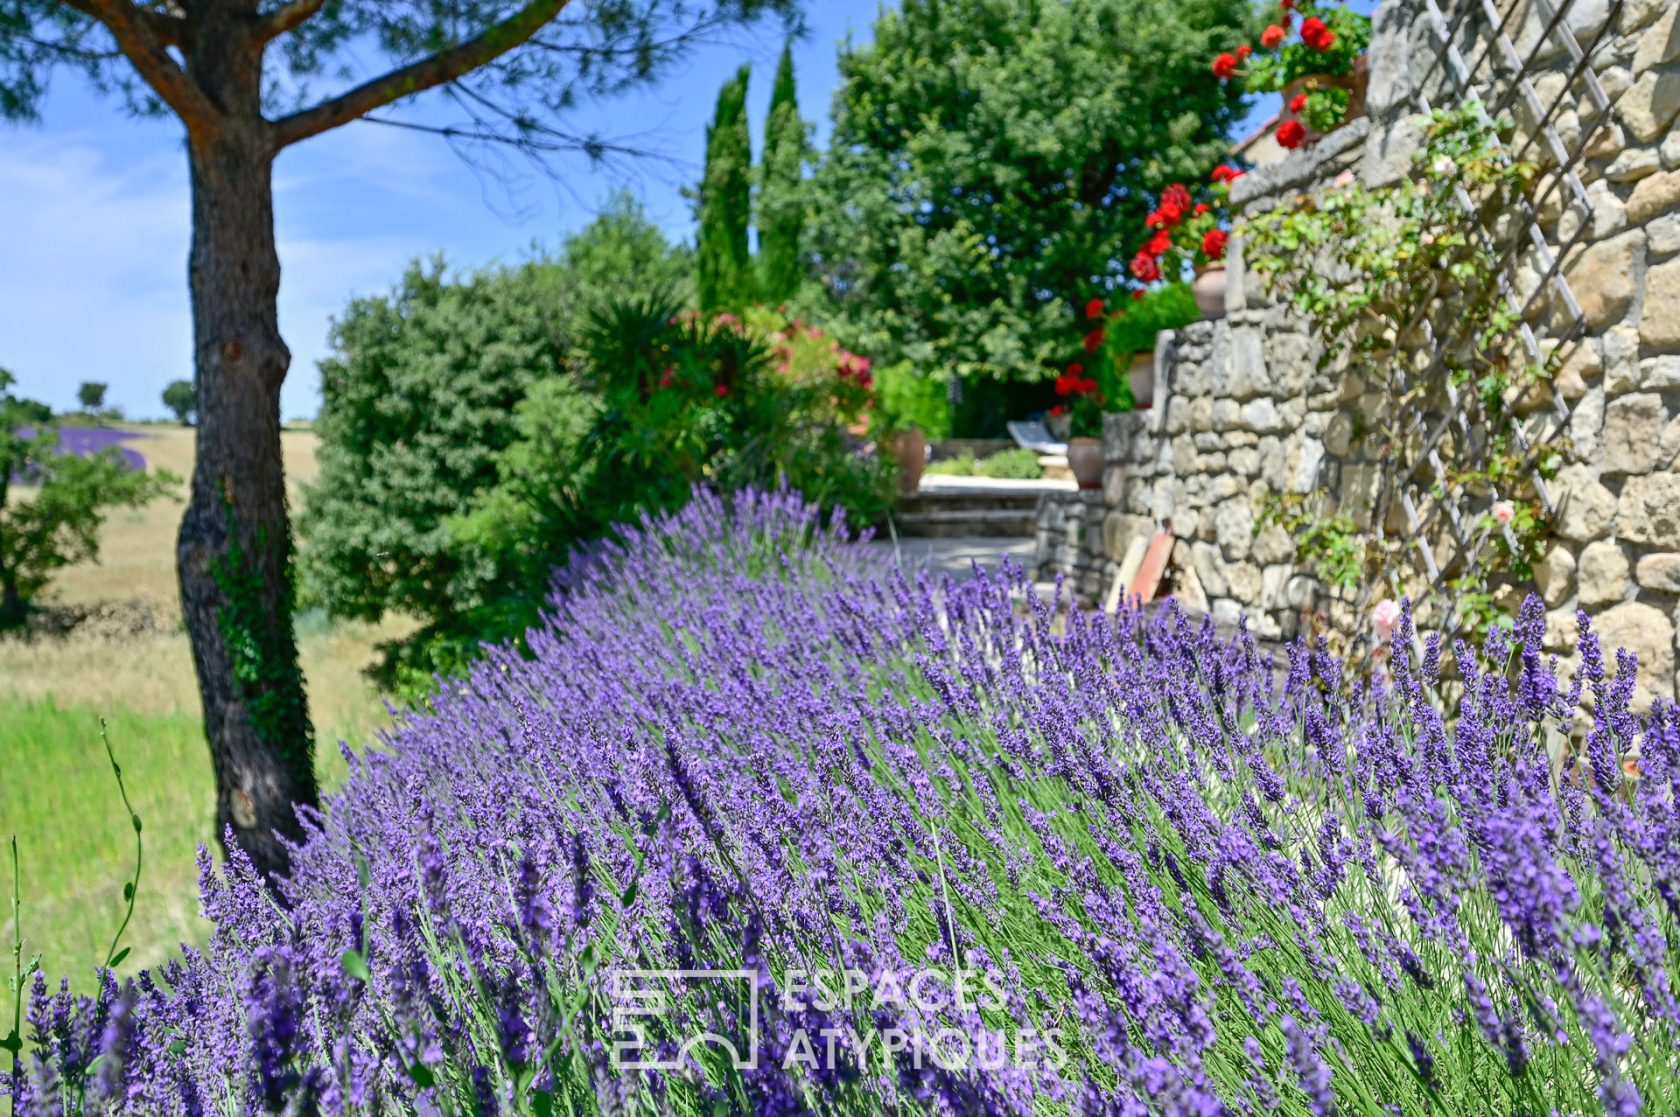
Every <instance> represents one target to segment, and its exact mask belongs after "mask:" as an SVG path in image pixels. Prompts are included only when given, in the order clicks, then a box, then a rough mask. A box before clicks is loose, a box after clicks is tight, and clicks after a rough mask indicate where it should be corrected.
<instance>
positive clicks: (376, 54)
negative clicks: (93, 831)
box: [0, 0, 796, 876]
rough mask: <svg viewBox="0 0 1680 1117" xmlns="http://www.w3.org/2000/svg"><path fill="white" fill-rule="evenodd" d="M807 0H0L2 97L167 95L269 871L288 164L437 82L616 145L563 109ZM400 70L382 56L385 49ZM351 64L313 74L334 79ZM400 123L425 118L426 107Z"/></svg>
mask: <svg viewBox="0 0 1680 1117" xmlns="http://www.w3.org/2000/svg"><path fill="white" fill-rule="evenodd" d="M795 6H796V0H694V2H692V3H690V2H684V3H680V4H675V5H671V4H665V3H660V2H658V0H611V2H597V3H586V4H571V3H568V0H435V2H425V3H422V2H420V0H223V2H220V3H203V2H197V0H188V2H186V3H175V2H171V0H0V28H3V29H4V34H3V35H0V113H4V114H5V115H6V116H7V117H9V118H15V119H31V118H33V117H34V115H35V113H36V111H37V109H38V107H39V104H40V102H41V99H42V97H43V95H44V93H45V90H46V87H47V81H48V76H49V73H50V72H51V71H52V70H53V69H54V68H57V67H67V68H69V69H71V70H74V71H78V72H80V73H81V74H83V75H85V76H86V77H87V78H88V79H89V80H90V82H91V84H92V85H93V86H94V87H95V88H96V89H98V90H100V91H102V92H110V93H114V94H115V95H116V96H117V98H118V99H119V100H120V101H121V103H122V104H123V105H124V107H125V108H127V109H128V110H129V111H130V112H134V113H154V114H164V113H168V114H171V115H173V116H174V117H175V118H176V119H178V120H179V121H180V122H181V125H182V128H183V131H184V133H185V134H184V137H183V138H184V140H185V145H184V146H185V149H186V153H187V161H188V164H189V168H190V172H191V182H192V230H193V232H192V248H191V256H190V260H189V265H188V275H189V287H190V291H191V302H192V314H193V353H194V361H195V369H194V373H195V376H194V380H195V383H196V384H197V385H198V391H199V399H198V404H199V409H198V418H199V433H198V438H197V440H196V451H195V453H196V460H195V463H194V469H193V481H192V497H191V502H190V503H189V505H188V507H187V512H186V515H185V516H184V517H183V519H182V521H181V530H180V536H179V540H178V544H177V562H178V566H179V569H180V581H181V602H182V609H183V612H184V614H185V620H186V625H187V630H188V632H189V634H190V636H191V639H192V645H193V660H194V664H195V666H196V668H197V673H198V683H199V693H200V696H201V698H202V700H203V704H204V723H205V731H206V733H207V735H208V737H209V739H210V745H211V755H212V757H213V759H214V762H215V769H216V784H217V833H218V834H225V833H226V832H227V830H228V829H229V828H231V829H232V831H233V832H234V834H235V835H236V836H237V838H238V840H239V843H240V845H241V846H242V847H243V848H244V849H245V851H246V852H247V853H248V854H250V856H251V858H252V860H253V861H254V862H255V864H256V866H257V867H258V868H259V869H260V870H262V871H263V872H265V873H267V874H269V875H271V876H273V875H280V874H283V873H284V872H285V870H286V867H287V864H288V856H287V852H286V846H285V843H284V842H283V841H281V840H279V839H280V838H286V837H291V838H296V837H298V836H299V834H300V833H301V829H300V825H299V822H298V816H297V812H296V811H295V810H294V809H293V808H294V804H297V805H303V806H313V805H315V803H316V802H317V792H316V788H315V777H314V762H313V751H314V745H313V730H312V727H311V725H310V721H309V712H308V705H307V702H306V701H305V697H304V693H303V679H302V675H301V674H300V673H299V671H298V669H297V649H296V640H295V637H294V633H293V629H292V615H291V614H292V576H291V569H292V553H291V530H290V525H289V523H288V521H287V515H286V485H285V478H284V474H283V468H282V463H281V457H280V433H279V432H280V387H281V383H282V382H283V381H284V380H285V376H286V370H287V366H288V365H289V364H290V361H291V354H290V351H289V350H288V349H287V348H286V345H285V342H284V341H283V340H282V339H281V337H280V330H279V321H278V311H277V305H276V300H277V297H278V293H279V288H280V262H279V257H278V255H277V254H276V251H275V237H274V191H273V168H274V161H275V159H276V158H277V157H278V156H279V154H280V152H282V151H284V150H285V149H286V148H288V147H290V146H292V145H293V144H296V143H299V142H302V141H303V140H307V139H309V138H310V137H312V136H316V135H319V134H321V133H322V132H326V131H328V130H330V129H333V128H338V127H340V126H343V125H346V124H349V123H351V122H352V121H357V120H362V119H379V120H383V121H387V122H390V121H392V118H391V117H389V116H385V115H377V116H376V115H374V114H380V113H381V111H382V110H385V109H387V108H388V107H390V106H393V105H397V104H399V103H402V104H406V103H409V102H410V99H411V98H414V97H416V96H417V95H420V94H423V93H425V92H427V91H428V90H433V89H441V90H443V91H444V92H446V93H447V95H448V96H449V97H450V98H451V100H452V102H453V103H454V105H455V106H456V107H458V108H459V109H460V110H461V111H462V112H463V113H465V114H466V115H467V116H468V117H469V118H470V119H469V122H468V123H466V124H464V125H462V126H460V127H454V128H449V129H434V130H442V131H445V132H447V134H448V135H449V136H450V137H451V139H453V140H455V141H456V142H458V143H464V144H468V145H483V144H512V145H515V146H517V147H518V148H519V149H520V150H522V151H524V152H525V153H526V154H529V155H532V156H535V157H538V158H541V157H545V156H547V155H549V154H550V153H553V152H556V151H568V150H570V151H582V152H584V153H585V154H587V155H589V156H591V157H600V156H603V155H606V154H610V153H612V152H613V151H614V150H615V148H614V147H613V145H611V144H608V143H607V142H605V141H603V140H602V139H601V138H599V137H594V136H577V135H573V134H570V133H568V132H567V131H566V130H565V129H564V127H563V126H562V124H563V114H564V112H565V110H566V109H568V108H569V107H571V106H572V105H574V104H576V103H577V101H578V100H579V99H580V98H583V97H588V96H593V95H606V94H610V93H613V92H617V91H619V90H621V89H624V88H626V87H628V86H631V85H634V84H636V83H639V82H645V81H647V80H649V79H650V78H652V77H654V76H655V75H656V74H658V73H660V72H661V71H662V70H664V69H665V68H666V66H667V65H668V64H669V63H670V62H671V61H672V60H674V59H676V58H678V57H680V56H681V55H682V54H683V53H684V52H685V50H686V48H688V47H689V46H691V45H693V43H694V42H695V41H697V39H699V38H702V37H711V36H715V34H716V33H717V32H718V31H719V30H720V29H721V28H722V27H723V26H725V25H728V24H734V23H738V22H741V21H745V20H750V19H754V18H756V17H758V16H761V15H763V14H765V13H767V12H779V13H781V14H782V15H784V16H791V15H792V14H793V10H794V8H795ZM386 67H388V68H386ZM341 82H342V83H344V85H343V86H341V87H338V88H335V89H334V90H333V91H332V92H329V93H327V94H325V95H324V96H319V99H316V98H317V95H319V94H320V90H321V87H322V86H332V85H336V83H341ZM395 122H396V123H403V124H407V125H409V126H412V127H420V128H425V127H427V126H426V125H424V124H419V123H416V122H414V121H402V120H400V119H398V120H396V121H395Z"/></svg>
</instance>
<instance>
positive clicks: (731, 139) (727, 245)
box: [695, 66, 753, 312]
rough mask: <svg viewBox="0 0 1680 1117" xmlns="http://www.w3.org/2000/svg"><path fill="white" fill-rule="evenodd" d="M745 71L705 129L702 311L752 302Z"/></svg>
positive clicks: (727, 87) (730, 84)
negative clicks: (748, 239) (748, 227)
mask: <svg viewBox="0 0 1680 1117" xmlns="http://www.w3.org/2000/svg"><path fill="white" fill-rule="evenodd" d="M751 73H752V70H751V69H750V68H749V67H746V66H742V67H741V69H740V72H738V73H737V74H736V75H735V76H734V77H733V78H731V79H730V80H729V81H727V82H725V83H724V85H723V88H722V89H721V90H719V91H718V100H717V114H716V116H715V118H714V119H713V121H712V124H711V127H709V128H707V129H706V171H705V177H704V178H703V179H702V180H701V183H700V199H699V200H700V237H699V248H698V249H697V252H696V260H695V268H696V279H697V282H698V286H699V292H698V293H699V296H700V309H701V310H703V311H708V312H710V311H714V310H740V309H741V308H742V307H744V306H745V305H746V304H747V303H749V302H751V301H752V298H753V275H752V257H751V252H750V249H749V246H748V244H747V226H748V224H749V223H750V221H751V214H752V139H751V137H750V136H749V135H748V134H747V79H748V77H749V76H751Z"/></svg>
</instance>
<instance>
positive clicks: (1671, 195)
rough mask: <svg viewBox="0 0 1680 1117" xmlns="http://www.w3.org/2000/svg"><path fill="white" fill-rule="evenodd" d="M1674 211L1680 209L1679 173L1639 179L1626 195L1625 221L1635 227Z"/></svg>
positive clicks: (1663, 173) (1673, 172)
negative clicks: (1637, 183) (1630, 192)
mask: <svg viewBox="0 0 1680 1117" xmlns="http://www.w3.org/2000/svg"><path fill="white" fill-rule="evenodd" d="M1674 209H1680V171H1663V172H1661V173H1660V174H1654V175H1652V176H1651V177H1649V178H1646V179H1641V180H1640V182H1639V185H1638V186H1635V187H1634V188H1633V193H1632V194H1629V195H1628V200H1627V219H1628V220H1629V221H1631V222H1633V223H1634V224H1635V225H1643V224H1645V222H1647V221H1649V220H1651V218H1653V217H1659V216H1661V215H1662V214H1665V213H1668V212H1669V211H1670V210H1674Z"/></svg>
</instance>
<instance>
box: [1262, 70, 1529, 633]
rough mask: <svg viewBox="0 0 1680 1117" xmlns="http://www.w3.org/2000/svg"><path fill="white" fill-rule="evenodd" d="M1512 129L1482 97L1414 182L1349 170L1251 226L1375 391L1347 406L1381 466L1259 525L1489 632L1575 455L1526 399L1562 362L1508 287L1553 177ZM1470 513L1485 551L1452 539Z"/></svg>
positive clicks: (1302, 561) (1347, 368)
mask: <svg viewBox="0 0 1680 1117" xmlns="http://www.w3.org/2000/svg"><path fill="white" fill-rule="evenodd" d="M1511 128H1512V125H1511V122H1510V121H1509V120H1508V119H1499V120H1490V119H1488V118H1487V116H1486V115H1485V113H1484V112H1483V110H1482V108H1481V106H1480V105H1478V104H1475V103H1474V102H1472V103H1470V104H1467V105H1466V106H1464V107H1463V108H1461V109H1458V110H1454V111H1450V112H1436V113H1435V114H1434V115H1433V117H1432V118H1431V119H1430V120H1429V122H1428V124H1427V132H1426V136H1425V140H1424V142H1423V144H1422V146H1421V149H1420V150H1419V152H1418V153H1417V155H1416V157H1415V158H1416V164H1415V168H1414V171H1413V173H1412V174H1411V175H1409V176H1407V177H1405V178H1403V179H1402V180H1401V181H1400V182H1398V183H1395V184H1393V185H1386V186H1380V187H1366V186H1364V185H1362V184H1361V183H1359V182H1358V181H1357V180H1356V179H1355V178H1354V176H1353V175H1352V174H1351V173H1348V174H1343V175H1341V176H1339V177H1338V178H1337V179H1336V181H1335V182H1334V184H1332V185H1331V186H1330V187H1329V188H1327V189H1325V190H1322V191H1319V192H1317V193H1314V194H1310V195H1303V196H1301V197H1300V198H1297V199H1296V200H1295V201H1294V202H1293V204H1287V205H1283V206H1280V207H1278V208H1277V209H1274V210H1272V211H1270V212H1267V213H1263V214H1260V215H1258V216H1255V217H1252V218H1250V219H1249V220H1248V221H1247V222H1246V223H1245V224H1244V225H1243V226H1242V227H1241V229H1240V231H1241V233H1242V235H1243V238H1244V241H1245V243H1246V245H1247V250H1246V251H1247V257H1246V258H1247V260H1248V263H1249V265H1250V266H1251V267H1253V268H1254V269H1255V270H1256V271H1257V272H1259V274H1260V275H1261V277H1262V279H1263V281H1264V282H1265V283H1266V284H1267V285H1268V287H1269V288H1270V289H1272V290H1275V291H1277V292H1278V293H1280V294H1282V295H1284V296H1285V297H1287V298H1288V299H1289V300H1290V302H1291V303H1292V304H1293V305H1294V307H1295V309H1296V310H1298V311H1299V312H1300V313H1301V314H1302V316H1303V317H1304V318H1305V319H1306V320H1307V321H1308V322H1309V323H1310V324H1311V327H1312V329H1313V331H1314V332H1315V333H1316V334H1317V335H1318V337H1319V339H1320V340H1321V341H1322V342H1323V349H1324V356H1323V358H1322V360H1321V365H1322V367H1324V368H1327V369H1333V370H1335V371H1336V372H1337V373H1338V374H1339V375H1342V376H1344V377H1346V378H1347V379H1346V380H1344V381H1343V385H1344V386H1346V387H1348V388H1350V389H1353V388H1357V389H1358V391H1353V390H1349V391H1347V392H1345V393H1344V395H1343V397H1342V398H1343V399H1344V400H1348V401H1350V402H1349V404H1348V405H1347V406H1346V407H1345V408H1344V410H1343V413H1342V414H1343V420H1344V421H1346V422H1347V423H1348V427H1347V432H1348V438H1347V440H1348V444H1349V452H1350V454H1353V452H1354V451H1355V450H1357V451H1358V454H1357V456H1358V457H1360V458H1362V459H1363V461H1364V462H1365V463H1366V465H1367V467H1368V468H1367V469H1366V470H1365V471H1364V472H1362V473H1360V474H1358V479H1359V481H1360V483H1359V484H1348V483H1347V474H1346V472H1345V470H1344V475H1343V479H1342V483H1341V484H1340V485H1339V486H1338V487H1336V488H1334V489H1332V488H1328V487H1327V488H1324V489H1320V490H1316V491H1314V492H1311V493H1307V494H1286V495H1278V496H1274V497H1273V498H1271V499H1270V500H1269V501H1268V503H1267V505H1266V507H1264V508H1263V509H1262V512H1261V515H1260V517H1259V525H1260V526H1265V525H1266V524H1276V525H1278V526H1279V527H1281V528H1282V529H1283V530H1284V531H1286V532H1288V533H1289V534H1290V535H1291V536H1292V537H1293V538H1294V539H1295V540H1296V545H1297V554H1296V560H1297V564H1298V565H1299V566H1300V567H1301V568H1302V569H1303V570H1305V571H1307V572H1309V573H1311V574H1313V575H1314V576H1315V577H1317V578H1318V579H1320V581H1321V582H1323V583H1324V584H1325V585H1327V586H1329V587H1333V588H1334V589H1336V590H1339V591H1342V598H1343V599H1344V600H1347V599H1350V598H1351V599H1352V600H1353V602H1354V603H1355V604H1356V606H1357V609H1356V612H1359V611H1362V610H1363V607H1364V605H1365V604H1366V603H1367V602H1368V601H1369V600H1370V599H1371V598H1372V597H1376V596H1382V597H1393V598H1398V597H1400V596H1401V595H1403V594H1405V595H1410V596H1412V597H1413V598H1414V599H1424V598H1426V597H1427V596H1428V594H1429V591H1431V590H1438V591H1441V596H1440V597H1439V598H1438V599H1436V600H1435V602H1434V604H1433V605H1432V607H1433V608H1434V609H1436V610H1437V611H1438V615H1437V619H1438V620H1440V621H1443V622H1445V623H1446V624H1448V625H1450V626H1451V627H1454V628H1461V629H1465V628H1467V629H1471V630H1479V629H1485V627H1486V625H1488V624H1489V623H1492V622H1493V621H1495V620H1496V619H1498V618H1499V617H1500V616H1501V615H1502V614H1505V613H1508V612H1509V611H1510V606H1511V604H1512V603H1513V601H1514V598H1515V597H1516V595H1515V594H1514V593H1513V592H1512V590H1511V589H1510V587H1513V586H1514V585H1515V584H1517V583H1521V582H1526V581H1529V580H1531V579H1532V577H1533V567H1534V564H1535V563H1536V562H1537V561H1538V560H1539V558H1540V556H1541V553H1542V548H1543V546H1544V541H1545V538H1546V535H1547V523H1546V520H1545V515H1544V508H1543V505H1542V504H1541V502H1540V500H1539V498H1538V496H1537V494H1536V492H1535V489H1534V486H1533V483H1532V474H1533V473H1538V474H1539V475H1541V476H1543V477H1544V476H1549V475H1550V474H1551V473H1554V472H1555V471H1556V469H1557V468H1558V466H1559V465H1560V464H1561V453H1560V447H1559V443H1558V441H1557V440H1556V439H1550V438H1549V435H1550V433H1555V432H1548V437H1547V438H1542V439H1539V440H1538V441H1534V442H1533V445H1534V446H1538V449H1535V448H1531V446H1530V445H1529V444H1528V442H1527V441H1525V438H1524V436H1523V432H1522V429H1521V424H1522V421H1523V415H1522V411H1523V409H1522V408H1520V407H1519V405H1518V403H1519V400H1521V399H1522V398H1523V397H1524V395H1525V394H1526V393H1531V392H1544V391H1546V390H1547V388H1546V385H1545V383H1544V382H1545V381H1546V380H1548V379H1549V378H1550V377H1551V375H1552V374H1553V371H1554V368H1553V365H1554V363H1555V362H1546V363H1536V362H1534V361H1533V360H1531V359H1529V357H1528V355H1527V352H1526V350H1525V349H1524V347H1523V345H1522V343H1521V340H1520V334H1519V326H1520V322H1519V320H1518V318H1517V315H1516V314H1515V313H1514V312H1513V311H1512V310H1511V308H1510V305H1509V300H1508V299H1507V298H1506V297H1505V295H1504V293H1503V291H1502V289H1501V283H1500V281H1501V278H1502V276H1505V275H1509V274H1510V273H1511V270H1512V268H1511V264H1512V261H1513V260H1514V259H1516V258H1518V248H1519V245H1518V244H1517V243H1516V241H1515V238H1516V237H1517V236H1518V235H1519V229H1518V222H1517V221H1515V220H1514V218H1515V216H1516V214H1517V212H1518V208H1519V202H1520V199H1522V198H1523V197H1525V196H1531V193H1532V190H1533V187H1534V184H1535V181H1536V178H1537V175H1538V169H1537V168H1536V167H1535V165H1534V164H1532V163H1527V162H1522V161H1519V160H1516V159H1514V158H1512V156H1511V154H1510V145H1509V143H1508V140H1509V138H1510V133H1511ZM1466 199H1467V200H1468V201H1469V203H1470V204H1469V206H1466V205H1465V204H1464V202H1465V200H1466ZM1449 387H1450V388H1451V389H1452V390H1451V391H1449V390H1448V389H1449ZM1355 397H1357V399H1355ZM1439 431H1444V432H1445V436H1444V437H1433V436H1434V435H1435V434H1436V432H1439ZM1531 441H1532V440H1531ZM1431 451H1433V453H1434V454H1435V460H1434V461H1433V462H1430V461H1426V460H1425V459H1426V456H1427V455H1428V453H1430V452H1431ZM1437 464H1438V465H1439V470H1438V471H1437V469H1436V465H1437ZM1407 495H1410V496H1411V497H1412V498H1413V499H1414V501H1415V502H1416V503H1415V506H1416V507H1417V508H1418V512H1419V515H1420V517H1423V520H1424V523H1425V524H1426V525H1427V527H1426V530H1425V532H1424V538H1425V539H1427V540H1428V542H1429V543H1430V546H1431V548H1432V554H1433V556H1434V557H1435V558H1436V559H1437V561H1438V563H1439V567H1438V570H1437V571H1435V572H1434V573H1433V574H1432V573H1431V572H1430V571H1429V570H1428V569H1427V568H1426V567H1427V564H1426V563H1425V561H1424V559H1423V557H1422V555H1421V553H1420V551H1419V548H1418V546H1417V539H1416V536H1415V533H1414V531H1413V529H1412V525H1411V524H1410V523H1409V522H1408V521H1407V520H1406V519H1405V518H1404V517H1403V516H1402V513H1401V508H1402V504H1401V502H1402V500H1403V498H1404V497H1405V496H1407ZM1418 498H1422V499H1421V500H1419V499H1418ZM1453 512H1456V513H1457V514H1458V515H1459V516H1460V517H1462V518H1464V519H1465V520H1467V521H1470V523H1468V524H1467V526H1473V527H1474V528H1477V529H1479V534H1481V535H1483V536H1484V537H1485V543H1484V544H1483V545H1481V546H1480V548H1479V550H1476V551H1473V552H1472V553H1465V551H1466V549H1465V548H1463V547H1460V546H1459V545H1457V543H1456V541H1455V540H1454V539H1453V538H1452V537H1451V536H1450V534H1449V532H1448V530H1447V524H1448V521H1449V518H1450V515H1451V513H1453Z"/></svg>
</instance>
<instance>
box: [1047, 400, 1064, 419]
mask: <svg viewBox="0 0 1680 1117" xmlns="http://www.w3.org/2000/svg"><path fill="white" fill-rule="evenodd" d="M1050 414H1052V415H1058V416H1060V415H1066V414H1067V408H1065V407H1063V406H1062V405H1061V404H1059V403H1058V404H1057V405H1056V406H1055V407H1052V408H1051V409H1050Z"/></svg>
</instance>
